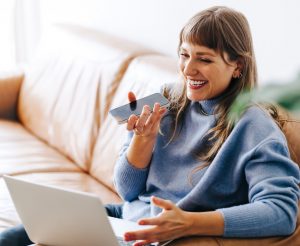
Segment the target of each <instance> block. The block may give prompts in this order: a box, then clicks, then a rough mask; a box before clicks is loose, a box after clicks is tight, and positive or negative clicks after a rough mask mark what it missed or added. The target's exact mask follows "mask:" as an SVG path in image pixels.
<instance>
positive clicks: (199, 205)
mask: <svg viewBox="0 0 300 246" xmlns="http://www.w3.org/2000/svg"><path fill="white" fill-rule="evenodd" d="M216 103H217V101H216V100H206V101H200V102H192V103H191V104H190V105H189V106H188V108H187V110H186V113H185V119H184V122H183V125H182V130H181V132H180V135H179V136H178V137H177V138H176V139H175V140H174V141H172V142H171V143H170V144H169V145H167V146H166V144H167V142H168V140H169V137H166V136H170V134H171V133H172V132H171V130H170V121H171V116H170V115H168V114H167V115H166V116H165V117H164V118H163V120H162V122H161V129H162V132H163V133H164V135H160V134H159V135H158V136H157V141H156V144H155V148H154V151H153V155H152V159H151V163H150V165H149V167H148V168H145V169H137V168H135V167H133V166H132V165H131V164H130V163H129V162H128V160H127V158H126V150H127V148H128V146H129V144H130V140H131V138H132V133H130V134H129V138H128V140H127V142H126V143H125V145H124V147H123V149H122V151H121V153H120V157H119V159H118V161H117V163H116V167H115V173H114V180H115V185H116V189H117V191H118V193H119V195H120V196H121V197H122V198H123V199H124V201H125V203H124V206H123V218H124V219H129V220H134V221H135V220H138V219H140V218H144V217H150V216H155V215H157V214H158V213H159V212H161V210H160V208H158V207H156V206H154V205H153V204H151V202H150V197H151V196H152V195H154V196H157V197H160V198H164V199H169V200H172V201H173V202H174V203H176V204H177V205H178V206H179V207H180V208H182V209H183V210H186V211H199V212H200V211H213V210H218V211H219V212H221V213H222V215H223V218H224V223H225V229H224V236H225V237H264V236H275V235H277V236H279V235H288V234H291V233H292V232H293V231H294V229H295V226H296V220H297V210H298V199H299V196H300V195H299V187H298V184H299V167H298V166H297V164H295V163H294V162H293V161H291V159H290V156H289V151H288V148H287V143H286V139H285V137H284V135H283V133H282V132H281V130H280V129H279V128H278V127H277V125H276V124H275V123H274V121H273V120H272V119H271V118H270V117H269V116H268V115H267V114H266V113H265V112H264V111H263V110H261V109H260V108H258V107H251V108H250V109H248V110H247V111H246V113H245V114H244V115H243V117H242V118H241V119H240V120H239V122H238V123H237V124H236V126H235V127H234V129H233V131H232V132H231V134H230V136H229V137H228V138H227V140H226V141H225V143H224V144H223V145H222V147H221V149H220V150H219V152H218V154H217V155H216V157H215V158H214V160H213V162H212V163H211V164H210V165H209V167H206V168H203V169H202V170H200V171H198V172H193V170H194V169H195V168H196V167H199V166H200V165H201V161H199V158H197V156H196V154H195V153H196V150H199V149H201V148H204V147H205V144H206V143H207V140H206V139H205V138H204V135H205V133H206V132H207V131H208V130H209V129H210V128H212V127H213V126H215V122H216V121H215V115H213V109H214V107H215V105H216ZM199 104H201V106H202V108H203V109H204V111H205V112H207V113H208V115H203V114H201V113H200V112H199V108H200V105H199Z"/></svg>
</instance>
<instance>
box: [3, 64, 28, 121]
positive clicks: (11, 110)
mask: <svg viewBox="0 0 300 246" xmlns="http://www.w3.org/2000/svg"><path fill="white" fill-rule="evenodd" d="M23 79H24V74H23V72H22V71H20V70H17V71H12V72H5V73H3V72H2V73H0V119H1V118H2V119H3V118H4V119H10V120H16V119H17V102H18V96H19V92H20V88H21V84H22V82H23Z"/></svg>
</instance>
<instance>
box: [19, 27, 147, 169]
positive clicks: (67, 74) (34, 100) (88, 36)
mask: <svg viewBox="0 0 300 246" xmlns="http://www.w3.org/2000/svg"><path fill="white" fill-rule="evenodd" d="M118 42H120V41H118ZM41 43H42V45H41V47H40V49H39V51H38V54H37V56H36V58H35V59H34V60H33V62H32V63H31V64H30V65H29V67H28V69H26V71H25V78H24V82H23V85H22V87H21V91H20V96H19V105H18V114H19V118H20V120H21V122H22V124H24V126H25V127H26V128H28V129H29V130H30V131H31V132H32V133H34V134H35V135H36V136H38V137H40V138H41V139H43V140H45V141H46V142H48V143H49V144H50V145H51V146H53V147H55V148H56V149H58V150H59V151H61V152H62V153H63V154H65V155H67V156H68V157H69V158H71V159H72V160H73V161H74V162H75V163H77V164H78V165H79V166H80V167H81V168H82V169H84V170H85V171H87V170H88V169H89V163H90V161H91V154H92V148H93V144H94V142H95V140H96V136H97V133H98V128H99V124H100V122H101V120H102V118H104V115H103V111H102V110H101V109H102V108H106V107H107V106H106V105H101V104H105V103H104V102H106V100H104V99H103V98H102V95H108V94H109V93H110V92H111V91H113V89H112V88H113V87H115V84H117V83H118V82H119V80H120V78H121V76H122V74H123V72H124V70H125V69H124V67H126V66H127V65H128V62H129V61H130V60H131V59H132V57H135V56H136V55H138V54H141V53H143V52H145V53H146V52H148V51H147V50H146V49H142V48H141V47H139V46H136V45H131V47H130V46H129V45H126V42H124V43H122V44H123V45H119V43H116V41H114V38H113V37H109V38H108V37H107V35H103V34H101V33H100V32H97V31H94V30H89V29H86V28H81V27H73V26H60V27H58V28H54V29H53V31H52V32H50V33H49V34H48V35H46V37H45V38H44V40H43V41H42V42H41ZM105 99H106V98H105Z"/></svg>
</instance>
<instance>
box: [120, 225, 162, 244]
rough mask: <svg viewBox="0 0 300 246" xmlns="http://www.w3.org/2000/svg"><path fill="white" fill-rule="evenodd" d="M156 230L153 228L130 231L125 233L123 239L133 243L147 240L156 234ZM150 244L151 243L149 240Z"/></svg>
mask: <svg viewBox="0 0 300 246" xmlns="http://www.w3.org/2000/svg"><path fill="white" fill-rule="evenodd" d="M156 232H157V230H156V229H155V228H151V229H144V230H138V231H130V232H126V233H125V234H124V239H125V241H134V240H143V239H144V240H149V241H150V239H149V236H150V235H153V234H156ZM150 242H153V240H151V241H150Z"/></svg>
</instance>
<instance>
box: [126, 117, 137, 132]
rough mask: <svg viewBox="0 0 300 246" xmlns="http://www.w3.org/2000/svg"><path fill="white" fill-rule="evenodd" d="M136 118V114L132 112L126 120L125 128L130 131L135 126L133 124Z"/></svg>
mask: <svg viewBox="0 0 300 246" xmlns="http://www.w3.org/2000/svg"><path fill="white" fill-rule="evenodd" d="M138 119H139V117H138V116H136V115H134V114H132V115H130V117H129V118H128V121H127V130H129V131H132V130H133V129H134V128H135V124H136V122H137V120H138Z"/></svg>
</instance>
